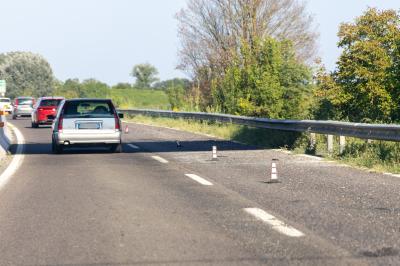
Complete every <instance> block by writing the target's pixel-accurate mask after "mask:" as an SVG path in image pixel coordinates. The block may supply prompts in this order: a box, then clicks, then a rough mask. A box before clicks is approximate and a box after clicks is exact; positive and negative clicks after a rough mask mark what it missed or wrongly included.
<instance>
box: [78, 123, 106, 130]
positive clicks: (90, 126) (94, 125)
mask: <svg viewBox="0 0 400 266" xmlns="http://www.w3.org/2000/svg"><path fill="white" fill-rule="evenodd" d="M100 128H101V125H100V123H79V124H78V129H100Z"/></svg>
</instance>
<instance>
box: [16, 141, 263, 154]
mask: <svg viewBox="0 0 400 266" xmlns="http://www.w3.org/2000/svg"><path fill="white" fill-rule="evenodd" d="M129 144H133V145H135V146H137V147H139V148H140V149H139V150H138V149H135V148H133V147H131V146H129ZM213 146H217V148H218V150H219V151H243V150H261V148H257V147H251V146H245V145H242V144H238V143H234V142H230V141H223V140H216V141H214V140H208V141H207V140H205V141H202V140H194V141H181V142H179V143H177V142H176V141H137V142H132V143H130V142H124V143H123V153H138V152H159V153H167V152H205V151H210V152H211V150H212V147H213ZM16 147H17V145H16V144H12V145H11V147H10V152H11V154H15V152H16ZM109 153H110V150H109V147H107V146H99V147H94V146H89V147H72V148H67V149H65V150H64V154H109ZM23 154H24V155H37V154H52V151H51V143H50V142H49V143H33V142H27V143H26V144H24V149H23Z"/></svg>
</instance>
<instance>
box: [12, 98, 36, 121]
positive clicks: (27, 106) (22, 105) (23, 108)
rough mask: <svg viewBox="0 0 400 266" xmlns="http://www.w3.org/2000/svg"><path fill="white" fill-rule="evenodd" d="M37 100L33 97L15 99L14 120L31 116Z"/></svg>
mask: <svg viewBox="0 0 400 266" xmlns="http://www.w3.org/2000/svg"><path fill="white" fill-rule="evenodd" d="M34 104H35V99H34V98H32V97H18V98H15V99H14V103H13V110H12V119H14V120H15V119H17V117H21V116H31V114H32V111H33V105H34Z"/></svg>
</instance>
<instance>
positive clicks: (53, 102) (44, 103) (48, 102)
mask: <svg viewBox="0 0 400 266" xmlns="http://www.w3.org/2000/svg"><path fill="white" fill-rule="evenodd" d="M61 102H62V100H61V99H49V100H42V101H41V102H40V106H41V107H46V106H59V105H60V103H61Z"/></svg>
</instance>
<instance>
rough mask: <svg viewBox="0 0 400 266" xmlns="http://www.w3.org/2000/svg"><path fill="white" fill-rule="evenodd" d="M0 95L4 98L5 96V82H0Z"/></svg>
mask: <svg viewBox="0 0 400 266" xmlns="http://www.w3.org/2000/svg"><path fill="white" fill-rule="evenodd" d="M0 94H1V95H2V96H4V95H5V94H6V81H5V80H0Z"/></svg>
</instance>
